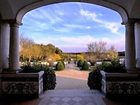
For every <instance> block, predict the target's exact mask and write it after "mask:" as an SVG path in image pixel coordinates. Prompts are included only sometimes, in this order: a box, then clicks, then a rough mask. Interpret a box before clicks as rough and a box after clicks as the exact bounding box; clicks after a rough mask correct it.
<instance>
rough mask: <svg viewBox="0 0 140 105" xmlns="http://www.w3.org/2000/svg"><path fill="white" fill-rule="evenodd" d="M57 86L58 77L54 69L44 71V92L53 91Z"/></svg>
mask: <svg viewBox="0 0 140 105" xmlns="http://www.w3.org/2000/svg"><path fill="white" fill-rule="evenodd" d="M55 86H56V75H55V71H54V70H53V69H50V68H49V69H46V70H44V75H43V90H44V91H45V90H52V89H55Z"/></svg>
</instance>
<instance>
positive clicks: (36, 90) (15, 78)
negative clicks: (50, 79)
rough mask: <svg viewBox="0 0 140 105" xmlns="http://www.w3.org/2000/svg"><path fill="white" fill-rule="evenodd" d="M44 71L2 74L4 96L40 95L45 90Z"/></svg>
mask: <svg viewBox="0 0 140 105" xmlns="http://www.w3.org/2000/svg"><path fill="white" fill-rule="evenodd" d="M43 74H44V71H40V72H37V73H15V74H8V73H5V74H1V96H2V97H12V98H13V97H18V98H19V97H23V98H32V97H39V95H40V94H41V92H43Z"/></svg>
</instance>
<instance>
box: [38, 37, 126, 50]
mask: <svg viewBox="0 0 140 105" xmlns="http://www.w3.org/2000/svg"><path fill="white" fill-rule="evenodd" d="M53 36H54V37H53ZM114 39H115V40H114ZM124 40H125V39H124V36H122V35H121V36H119V37H118V36H117V38H113V39H112V38H108V37H102V38H96V37H94V36H93V35H84V36H68V37H67V36H62V35H61V36H59V35H57V36H55V35H51V36H46V37H45V38H42V39H41V38H39V39H38V40H37V41H36V42H37V43H43V44H48V43H52V44H54V45H56V46H57V47H60V48H61V49H62V50H63V49H64V50H65V49H69V50H70V51H72V50H73V51H74V49H75V50H76V49H77V50H78V49H79V50H80V49H82V50H81V51H83V50H84V51H87V50H86V49H87V44H89V43H91V42H99V41H104V42H106V43H107V48H110V46H112V45H113V46H114V47H115V48H116V49H117V50H118V51H124V46H125V43H124ZM77 50H76V51H77Z"/></svg>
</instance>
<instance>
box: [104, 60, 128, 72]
mask: <svg viewBox="0 0 140 105" xmlns="http://www.w3.org/2000/svg"><path fill="white" fill-rule="evenodd" d="M101 66H102V67H101V70H104V71H105V72H110V73H117V72H118V73H123V72H126V69H125V66H124V65H122V64H120V63H119V61H118V60H113V61H111V62H110V63H102V65H101Z"/></svg>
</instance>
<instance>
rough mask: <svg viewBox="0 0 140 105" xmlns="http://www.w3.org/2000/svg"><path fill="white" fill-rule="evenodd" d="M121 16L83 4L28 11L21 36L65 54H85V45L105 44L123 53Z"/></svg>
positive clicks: (49, 6) (98, 7) (59, 5)
mask: <svg viewBox="0 0 140 105" xmlns="http://www.w3.org/2000/svg"><path fill="white" fill-rule="evenodd" d="M121 22H122V19H121V17H120V15H119V14H118V13H117V12H115V11H113V10H110V9H108V8H105V7H102V6H98V5H93V4H86V3H59V4H52V5H48V6H43V7H40V8H37V9H34V10H32V11H30V12H28V13H27V14H26V15H25V16H24V17H23V20H22V23H23V25H22V26H21V27H20V34H22V35H23V36H24V37H28V38H30V39H32V40H34V42H36V43H39V44H48V43H52V44H54V45H55V46H57V47H59V48H60V49H62V50H63V51H64V52H80V51H87V44H89V43H91V42H95V41H97V42H98V41H105V42H107V47H108V48H109V47H110V46H111V45H114V46H115V48H116V49H117V50H118V51H123V50H125V49H124V45H125V41H124V40H125V39H124V38H125V35H124V26H122V25H121Z"/></svg>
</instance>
